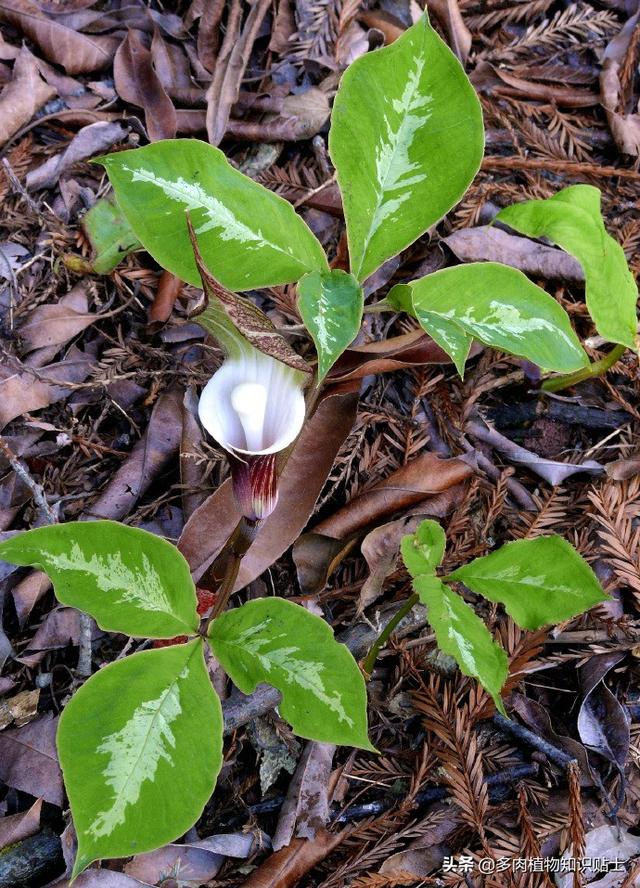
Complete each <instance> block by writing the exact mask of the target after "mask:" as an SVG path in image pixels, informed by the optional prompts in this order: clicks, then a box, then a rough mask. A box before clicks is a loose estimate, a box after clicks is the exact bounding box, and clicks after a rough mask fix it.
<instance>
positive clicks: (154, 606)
mask: <svg viewBox="0 0 640 888" xmlns="http://www.w3.org/2000/svg"><path fill="white" fill-rule="evenodd" d="M0 559H3V560H5V561H9V562H11V564H21V565H25V566H35V567H40V568H41V569H42V570H43V571H44V572H45V573H46V574H47V576H48V577H49V578H50V580H51V582H52V583H53V585H54V589H55V593H56V596H57V598H58V599H59V600H60V601H61V602H62V603H63V604H68V605H71V606H72V607H77V608H79V609H80V610H83V611H86V612H87V613H89V614H91V616H92V617H95V619H96V621H97V623H98V625H99V626H100V627H101V628H102V629H106V630H108V631H109V632H124V633H125V634H126V635H138V636H143V637H145V638H173V637H174V636H175V635H181V634H184V633H187V634H192V633H193V632H195V631H196V630H197V628H198V622H199V620H198V615H197V613H196V604H197V600H196V594H195V588H194V585H193V580H192V579H191V574H190V572H189V565H188V564H187V562H186V561H185V559H184V558H183V556H182V555H181V554H180V552H179V551H178V550H177V549H176V547H175V546H172V545H171V544H170V543H167V542H166V541H165V540H163V539H162V538H161V537H158V536H155V534H152V533H147V531H145V530H137V529H136V528H133V527H127V526H126V525H124V524H118V522H117V521H70V522H68V523H67V524H54V525H51V526H50V527H39V528H37V529H36V530H28V531H27V532H26V533H22V534H19V535H18V536H15V537H12V538H11V539H9V540H6V541H5V542H4V543H0Z"/></svg>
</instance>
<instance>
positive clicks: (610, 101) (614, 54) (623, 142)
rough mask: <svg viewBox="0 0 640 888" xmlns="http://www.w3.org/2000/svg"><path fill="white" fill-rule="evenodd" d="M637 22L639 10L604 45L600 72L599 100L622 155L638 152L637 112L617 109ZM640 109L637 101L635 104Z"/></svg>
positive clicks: (639, 121) (639, 16)
mask: <svg viewBox="0 0 640 888" xmlns="http://www.w3.org/2000/svg"><path fill="white" fill-rule="evenodd" d="M638 22H640V11H639V12H636V14H635V15H633V16H631V18H629V19H628V20H627V22H626V23H625V25H624V26H623V28H622V30H621V31H620V32H619V33H618V34H616V36H615V37H614V38H613V40H611V41H610V43H609V44H608V45H607V48H606V49H605V51H604V53H603V55H602V68H601V71H600V100H601V102H602V107H603V108H604V110H605V114H606V115H607V120H608V122H609V128H610V130H611V135H612V136H613V138H614V139H615V142H616V144H617V146H618V148H619V149H620V151H622V153H623V154H630V155H632V156H634V157H637V156H638V155H639V154H640V114H638V113H636V112H633V113H631V114H626V113H625V111H624V110H620V111H619V110H618V107H619V103H620V101H621V93H622V84H621V76H622V68H623V66H624V65H626V64H627V54H628V50H629V45H630V43H631V40H632V39H633V38H634V35H635V32H636V28H637V26H638ZM636 107H637V108H638V109H639V110H640V103H638V105H637V106H636Z"/></svg>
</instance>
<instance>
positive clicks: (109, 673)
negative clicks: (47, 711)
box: [58, 638, 222, 877]
mask: <svg viewBox="0 0 640 888" xmlns="http://www.w3.org/2000/svg"><path fill="white" fill-rule="evenodd" d="M203 648H204V645H203V643H202V639H200V638H197V639H194V640H193V641H191V642H189V643H188V644H179V645H173V646H172V647H166V648H162V649H161V650H153V651H143V652H142V653H138V654H133V655H132V656H131V657H127V658H126V659H124V660H118V661H116V662H115V663H111V664H110V665H109V666H106V667H105V668H104V669H101V670H100V672H97V673H96V674H95V675H94V676H93V677H92V678H90V679H89V681H87V682H86V684H84V685H83V686H82V687H81V688H80V690H79V691H78V692H77V693H76V694H75V695H74V696H73V697H72V698H71V701H70V702H69V703H68V704H67V705H66V707H65V709H64V711H63V713H62V716H61V718H60V726H59V728H58V752H59V756H60V764H61V765H62V771H63V774H64V782H65V786H66V788H67V794H68V796H69V802H70V804H71V813H72V814H73V822H74V824H75V828H76V832H77V834H78V854H77V857H76V862H75V866H74V868H73V877H75V876H77V875H78V874H79V873H81V872H82V871H83V870H84V869H85V868H86V867H87V866H89V864H90V863H92V862H93V861H94V860H99V859H101V858H104V857H128V856H129V855H131V854H140V853H142V852H144V851H151V850H153V849H155V848H158V847H160V846H161V845H164V844H166V843H167V842H172V841H174V840H175V839H177V838H178V837H179V836H181V835H182V834H183V833H184V832H186V831H187V830H188V829H189V828H190V827H191V826H193V824H194V823H195V822H196V820H197V819H198V817H199V816H200V814H201V813H202V810H203V808H204V806H205V804H206V803H207V801H208V800H209V798H210V797H211V794H212V793H213V789H214V787H215V782H216V777H217V776H218V773H219V771H220V766H221V764H222V708H221V706H220V700H219V699H218V697H217V695H216V693H215V691H214V690H213V687H212V685H211V680H210V679H209V675H208V673H207V668H206V666H205V662H204V656H203Z"/></svg>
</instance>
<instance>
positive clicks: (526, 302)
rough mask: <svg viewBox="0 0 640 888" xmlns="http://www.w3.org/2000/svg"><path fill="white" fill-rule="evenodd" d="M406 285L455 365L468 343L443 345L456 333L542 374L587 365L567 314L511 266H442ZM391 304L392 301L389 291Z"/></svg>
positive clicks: (423, 319) (425, 324)
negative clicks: (524, 361)
mask: <svg viewBox="0 0 640 888" xmlns="http://www.w3.org/2000/svg"><path fill="white" fill-rule="evenodd" d="M406 286H407V287H408V288H410V290H411V296H412V299H411V303H412V305H413V314H414V315H415V317H416V318H417V319H418V321H420V324H421V325H422V326H423V328H424V329H425V330H426V331H427V332H428V333H429V334H430V335H432V336H433V338H434V339H436V341H437V342H438V344H440V345H441V346H442V347H443V348H444V349H445V350H446V351H447V352H449V353H450V354H451V355H452V357H454V358H455V359H456V363H458V362H459V361H460V360H461V359H462V357H463V356H464V354H465V350H468V342H467V341H465V340H463V339H462V338H460V340H459V341H458V340H457V339H456V338H455V337H452V341H451V342H450V343H447V339H446V335H444V334H445V333H447V332H448V333H449V334H453V333H454V332H455V331H456V330H458V329H459V330H460V331H461V332H462V333H463V334H465V335H466V336H467V337H474V338H476V339H479V340H480V342H483V343H485V345H490V346H492V347H493V348H498V349H500V350H501V351H505V352H509V353H510V354H513V355H519V356H520V357H523V358H526V359H527V360H529V361H531V362H532V363H534V364H537V365H538V366H539V367H542V368H543V369H545V370H558V371H560V372H565V373H567V372H570V371H572V370H579V369H580V368H581V367H584V366H586V365H587V364H588V363H589V359H588V358H587V355H586V354H585V352H584V351H583V349H582V346H581V345H580V341H579V340H578V337H577V336H576V334H575V333H574V331H573V329H572V327H571V323H570V322H569V317H568V315H567V313H566V311H565V310H564V309H563V308H562V306H560V305H559V304H558V303H557V302H556V300H555V299H553V298H552V297H551V296H549V294H548V293H545V291H544V290H542V289H541V288H540V287H537V286H536V285H535V284H534V283H532V282H531V281H530V280H529V279H528V278H527V277H525V275H524V274H522V272H521V271H518V270H517V269H515V268H511V267H509V266H507V265H501V264H499V263H497V262H472V263H470V264H468V265H458V266H455V267H453V268H444V269H442V270H441V271H436V272H434V273H433V274H429V275H427V276H426V277H423V278H420V279H419V280H417V281H412V282H411V283H410V284H408V285H406ZM405 294H406V291H405V289H404V286H403V288H402V291H401V293H400V299H401V304H402V305H407V303H408V300H407V298H406V295H405ZM389 301H390V302H391V303H392V304H394V302H395V294H394V291H393V290H392V291H391V293H390V294H389ZM443 322H444V323H446V324H447V330H446V331H445V330H444V328H443V327H442V323H443ZM438 324H439V325H440V326H439V329H438V326H437V325H438Z"/></svg>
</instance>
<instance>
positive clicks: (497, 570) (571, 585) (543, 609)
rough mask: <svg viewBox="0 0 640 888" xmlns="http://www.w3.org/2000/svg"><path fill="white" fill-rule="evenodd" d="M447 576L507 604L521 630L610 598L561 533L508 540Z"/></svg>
mask: <svg viewBox="0 0 640 888" xmlns="http://www.w3.org/2000/svg"><path fill="white" fill-rule="evenodd" d="M446 579H450V580H460V581H461V582H463V583H464V584H465V586H468V587H469V589H472V590H473V591H474V592H477V593H478V594H479V595H483V596H484V597H485V598H488V599H489V601H497V602H500V603H501V604H504V606H505V609H506V611H507V613H508V614H510V616H511V617H512V618H513V619H514V620H515V622H516V623H517V624H518V626H522V628H523V629H539V628H540V627H541V626H547V625H549V624H551V623H561V622H562V621H563V620H569V619H571V617H575V616H576V615H577V614H580V613H582V612H583V611H585V610H588V609H589V608H591V607H593V606H594V605H596V604H599V603H600V602H601V601H607V599H608V597H609V596H608V595H605V593H604V592H603V591H602V588H601V586H600V583H599V582H598V579H597V577H596V576H595V574H594V573H593V571H592V570H591V568H590V567H589V565H588V564H587V562H586V561H585V560H584V559H583V558H582V557H581V556H580V555H579V554H578V552H576V550H575V549H574V548H573V546H571V545H570V544H569V543H568V542H567V541H566V540H564V539H562V537H559V536H545V537H537V538H536V539H533V540H516V541H514V542H512V543H507V544H506V545H504V546H502V547H501V548H500V549H497V550H496V551H495V552H491V554H489V555H485V556H484V558H476V559H475V560H474V561H471V562H470V563H469V564H465V565H464V566H463V567H459V568H458V570H455V571H454V572H453V573H452V574H451V575H450V576H449V577H446Z"/></svg>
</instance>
